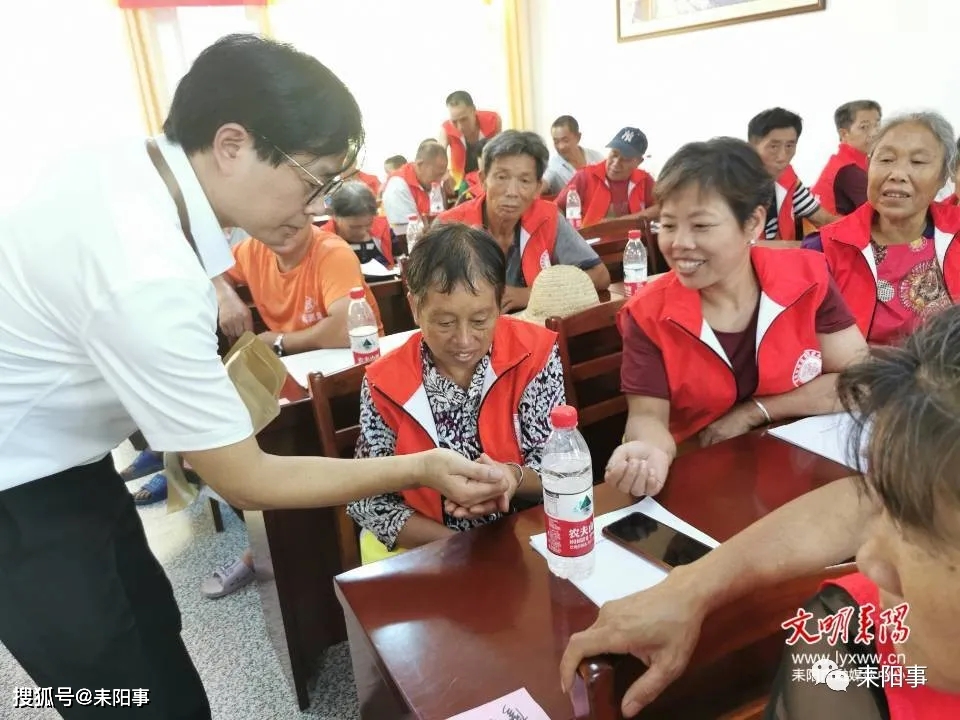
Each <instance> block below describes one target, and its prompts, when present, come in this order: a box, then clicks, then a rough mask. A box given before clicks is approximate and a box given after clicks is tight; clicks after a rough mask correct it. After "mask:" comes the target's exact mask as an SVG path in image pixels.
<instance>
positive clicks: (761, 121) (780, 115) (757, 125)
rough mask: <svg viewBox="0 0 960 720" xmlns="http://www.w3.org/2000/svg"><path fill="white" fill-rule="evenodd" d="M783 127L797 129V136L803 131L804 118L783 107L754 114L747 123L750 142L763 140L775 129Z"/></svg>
mask: <svg viewBox="0 0 960 720" xmlns="http://www.w3.org/2000/svg"><path fill="white" fill-rule="evenodd" d="M782 128H793V129H794V130H796V131H797V137H798V138H799V137H800V134H801V133H802V132H803V120H802V119H801V117H800V116H799V115H797V114H796V113H795V112H790V111H789V110H784V109H783V108H781V107H775V108H770V109H769V110H764V111H763V112H762V113H760V114H759V115H756V116H754V118H753V119H752V120H751V121H750V124H749V125H747V138H748V139H749V140H750V142H754V141H756V140H763V139H764V138H765V137H766V136H767V135H769V134H770V133H772V132H773V131H774V130H780V129H782Z"/></svg>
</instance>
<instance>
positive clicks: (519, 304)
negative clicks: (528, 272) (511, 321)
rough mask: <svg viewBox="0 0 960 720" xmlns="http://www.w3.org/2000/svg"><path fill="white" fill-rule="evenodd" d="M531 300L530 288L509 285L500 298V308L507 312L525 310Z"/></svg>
mask: <svg viewBox="0 0 960 720" xmlns="http://www.w3.org/2000/svg"><path fill="white" fill-rule="evenodd" d="M529 300H530V288H520V287H513V286H512V285H507V286H506V287H505V288H504V289H503V298H502V299H501V300H500V310H501V311H502V312H505V313H510V312H516V311H517V310H523V309H524V308H525V307H526V306H527V303H528V302H529Z"/></svg>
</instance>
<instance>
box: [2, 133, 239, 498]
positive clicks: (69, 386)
mask: <svg viewBox="0 0 960 720" xmlns="http://www.w3.org/2000/svg"><path fill="white" fill-rule="evenodd" d="M158 144H159V145H160V148H161V151H162V152H163V155H164V157H165V158H166V160H167V163H168V164H169V165H170V168H171V170H172V171H173V173H174V176H175V177H176V178H177V181H178V183H179V185H180V187H181V190H182V192H183V195H184V200H185V204H186V206H187V212H188V214H189V217H190V225H191V229H192V232H193V236H194V239H195V241H196V244H197V247H198V251H199V252H200V254H201V256H202V257H203V262H204V266H205V268H206V272H205V271H204V267H201V265H200V263H199V262H198V260H197V257H196V255H194V253H193V250H192V249H191V248H190V245H189V244H188V243H187V241H186V239H185V238H184V236H183V234H182V233H181V230H180V224H179V218H178V215H177V210H176V206H175V205H174V203H173V200H172V199H171V198H170V195H169V193H168V192H167V188H166V185H164V183H163V181H162V180H161V179H160V176H159V175H158V173H157V171H156V169H155V168H154V166H153V163H152V162H151V161H150V158H149V156H148V155H147V152H146V148H145V146H144V143H143V140H142V139H138V140H131V141H129V142H128V141H124V142H113V143H111V144H109V145H104V146H99V147H84V148H81V149H77V150H75V151H73V152H71V153H69V154H67V155H64V156H60V157H58V158H57V162H56V164H55V165H53V166H51V167H50V168H48V169H47V170H45V171H44V172H43V173H40V175H39V177H40V179H41V182H39V183H38V184H37V185H36V187H34V188H32V189H31V190H30V191H29V192H27V193H25V198H26V199H25V200H24V201H23V202H21V203H19V204H18V205H16V206H14V207H13V208H10V209H5V210H4V211H3V213H2V214H0V490H3V489H6V488H10V487H14V486H16V485H20V484H23V483H25V482H29V481H32V480H35V479H38V478H41V477H46V476H48V475H51V474H54V473H57V472H60V471H62V470H66V469H68V468H71V467H74V466H77V465H82V464H85V463H89V462H94V461H96V460H98V459H100V458H102V457H103V456H105V455H106V454H107V453H109V452H110V451H111V450H112V449H113V448H114V447H116V446H117V445H118V444H120V442H122V441H123V440H124V439H125V438H126V437H128V436H129V435H130V434H131V433H132V432H133V431H134V430H135V429H136V428H137V427H139V428H140V430H141V431H142V432H143V434H144V436H145V437H146V439H147V441H148V442H149V443H150V445H151V447H152V448H153V449H154V450H161V451H168V450H169V451H174V450H175V451H190V450H205V449H210V448H216V447H223V446H225V445H229V444H232V443H235V442H238V441H240V440H243V439H245V438H247V437H249V436H250V434H251V433H252V427H251V423H250V417H249V414H248V413H247V410H246V408H245V407H244V405H243V402H242V401H241V400H240V398H239V396H238V395H237V393H236V390H235V389H234V387H233V384H232V383H231V381H230V379H229V378H228V376H227V373H226V370H225V369H224V367H223V363H222V362H221V361H220V358H219V357H218V355H217V338H216V324H217V302H216V295H215V292H214V290H213V286H212V285H211V283H210V281H209V277H213V276H215V275H219V274H220V273H222V272H223V271H224V270H226V269H227V268H229V267H230V266H231V265H232V264H233V258H232V255H231V253H230V250H229V247H228V246H227V242H226V239H225V237H224V232H223V230H222V229H221V227H220V224H219V223H218V222H217V218H216V216H215V214H214V212H213V209H212V208H211V207H210V204H209V202H208V201H207V199H206V196H205V195H204V194H203V190H202V189H201V187H200V183H199V181H198V180H197V177H196V175H195V174H194V172H193V169H192V167H191V166H190V163H189V161H188V159H187V157H186V155H185V154H184V153H183V151H182V150H181V149H180V148H179V146H177V145H173V144H170V143H168V142H166V141H165V140H164V139H163V138H158ZM208 276H209V277H208Z"/></svg>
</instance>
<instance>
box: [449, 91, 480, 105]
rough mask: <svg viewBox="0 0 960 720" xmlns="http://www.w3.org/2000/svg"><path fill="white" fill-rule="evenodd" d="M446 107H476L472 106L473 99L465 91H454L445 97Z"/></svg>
mask: <svg viewBox="0 0 960 720" xmlns="http://www.w3.org/2000/svg"><path fill="white" fill-rule="evenodd" d="M447 105H466V106H467V107H476V105H474V104H473V98H472V97H470V93H468V92H467V91H466V90H454V91H453V92H452V93H450V94H449V95H447Z"/></svg>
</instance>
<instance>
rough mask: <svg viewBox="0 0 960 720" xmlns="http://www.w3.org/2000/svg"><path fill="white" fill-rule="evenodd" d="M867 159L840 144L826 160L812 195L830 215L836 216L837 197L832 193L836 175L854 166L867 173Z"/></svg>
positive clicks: (851, 148)
mask: <svg viewBox="0 0 960 720" xmlns="http://www.w3.org/2000/svg"><path fill="white" fill-rule="evenodd" d="M868 162H869V161H868V159H867V156H866V154H865V153H862V152H860V151H859V150H857V149H856V148H855V147H853V146H851V145H847V144H846V143H840V147H839V148H838V149H837V152H836V154H835V155H832V156H831V157H830V159H829V160H827V165H826V167H824V168H823V172H822V173H820V179H819V180H817V184H816V185H814V186H813V190H812V192H813V194H814V195H815V196H816V198H817V199H818V200H819V201H820V204H821V205H822V206H823V207H824V209H825V210H826V211H827V212H828V213H830V214H831V215H836V214H837V196H836V195H835V194H834V192H833V183H834V181H835V180H836V179H837V173H839V172H840V171H841V170H843V169H844V168H845V167H846V166H847V165H856V166H857V167H858V168H860V169H861V170H863V171H864V172H866V171H867V164H868Z"/></svg>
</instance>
